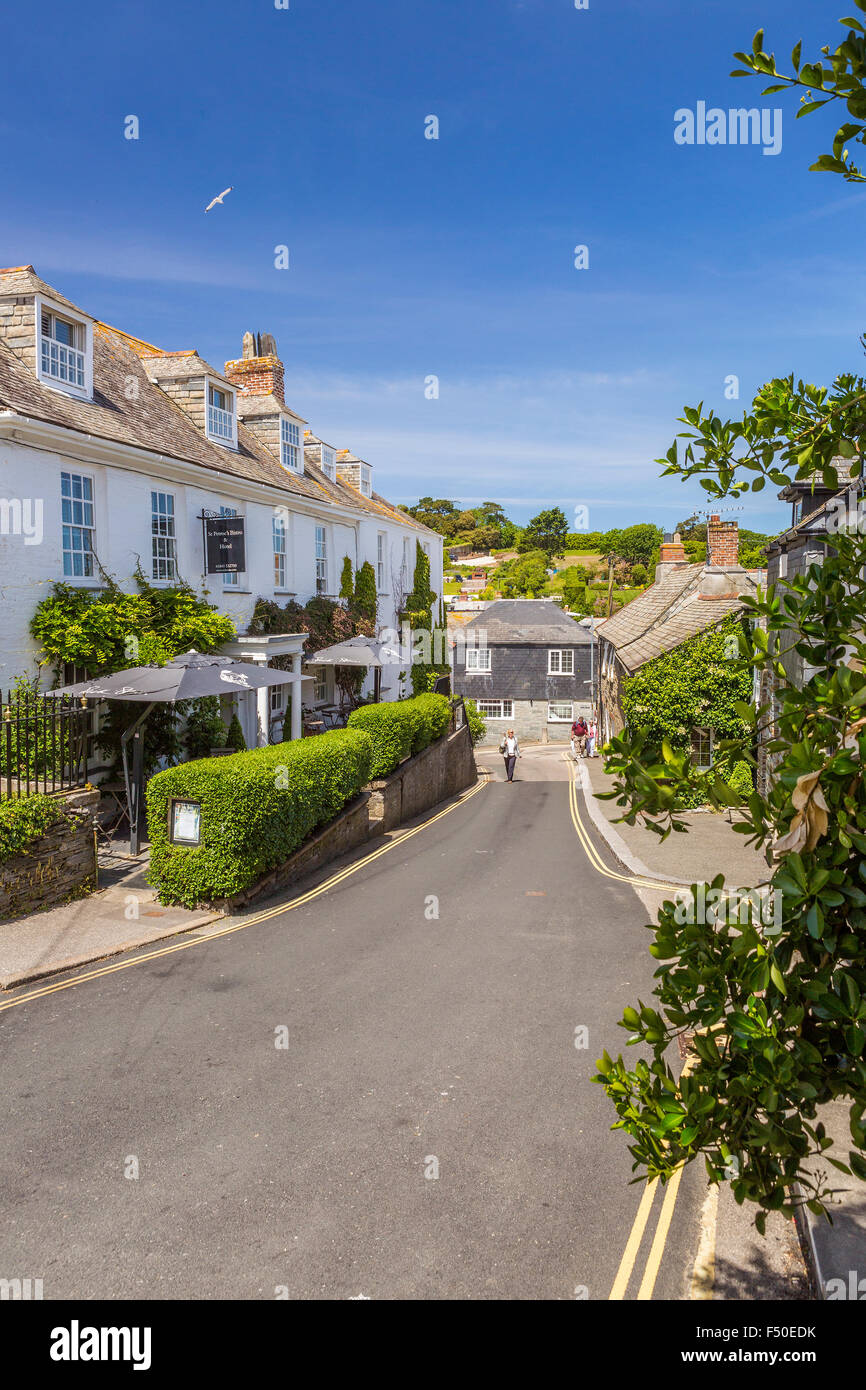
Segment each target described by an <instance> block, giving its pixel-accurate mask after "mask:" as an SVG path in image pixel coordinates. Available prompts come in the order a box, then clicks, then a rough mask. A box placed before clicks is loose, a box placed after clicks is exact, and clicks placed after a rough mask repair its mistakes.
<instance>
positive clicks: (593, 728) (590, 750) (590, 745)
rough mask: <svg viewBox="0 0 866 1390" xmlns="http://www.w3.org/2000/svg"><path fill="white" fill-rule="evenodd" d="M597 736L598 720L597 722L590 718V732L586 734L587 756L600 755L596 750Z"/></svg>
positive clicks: (594, 756)
mask: <svg viewBox="0 0 866 1390" xmlns="http://www.w3.org/2000/svg"><path fill="white" fill-rule="evenodd" d="M597 738H598V725H597V724H596V722H595V720H594V719H590V721H589V732H588V733H587V735H586V756H587V757H588V758H597V757H598V754H597V753H596V751H595V744H596V740H597Z"/></svg>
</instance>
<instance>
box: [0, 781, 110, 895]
mask: <svg viewBox="0 0 866 1390" xmlns="http://www.w3.org/2000/svg"><path fill="white" fill-rule="evenodd" d="M91 795H92V796H93V797H94V798H95V799H96V800H97V801H98V793H96V792H94V793H92V794H91ZM77 800H78V802H79V806H78V807H76V808H75V809H72V808H70V810H69V819H68V820H64V821H62V822H60V823H59V824H57V825H54V826H52V827H51V829H50V830H47V831H46V832H45V834H44V835H40V837H39V839H38V840H34V841H33V842H32V844H31V845H30V846H29V847H28V848H27V849H26V850H22V851H21V852H20V853H19V854H14V855H12V856H11V857H10V858H9V859H4V860H0V921H5V920H8V919H9V918H10V917H18V916H20V915H21V914H22V913H25V912H35V911H37V910H38V909H39V908H44V907H53V906H55V905H56V904H57V903H60V902H64V901H65V900H66V899H67V898H69V897H70V895H71V894H73V893H80V892H81V891H82V890H83V889H88V890H92V889H94V888H95V887H96V881H97V865H96V841H95V838H94V833H93V818H92V815H91V813H90V810H89V809H88V808H87V806H86V805H85V806H84V807H81V805H80V803H81V802H82V800H84V794H83V793H79V794H78V797H77Z"/></svg>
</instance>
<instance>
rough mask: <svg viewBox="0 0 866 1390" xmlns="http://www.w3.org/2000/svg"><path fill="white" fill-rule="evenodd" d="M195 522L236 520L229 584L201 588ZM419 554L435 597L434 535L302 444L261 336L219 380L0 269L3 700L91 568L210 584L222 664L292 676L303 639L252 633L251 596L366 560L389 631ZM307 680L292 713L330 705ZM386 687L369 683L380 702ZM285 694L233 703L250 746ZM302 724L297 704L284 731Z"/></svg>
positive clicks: (304, 583) (331, 580)
mask: <svg viewBox="0 0 866 1390" xmlns="http://www.w3.org/2000/svg"><path fill="white" fill-rule="evenodd" d="M208 514H212V515H213V517H215V518H218V517H228V518H232V517H236V518H238V519H240V521H241V522H242V527H240V528H238V529H242V530H243V533H244V537H243V538H244V541H245V562H244V563H245V567H244V569H243V570H242V571H240V572H236V573H232V572H229V573H210V574H208V575H205V558H204V535H203V522H202V520H201V518H202V516H203V515H205V516H207V515H208ZM416 541H418V542H420V543H421V545H422V546H423V547H424V548H425V550H426V551H427V553H428V555H429V557H430V572H431V584H432V587H433V589H434V591H435V592H436V593H437V594H441V593H442V537H441V536H439V535H438V534H437V533H436V532H435V531H430V530H428V529H427V527H424V526H421V525H420V524H419V523H417V522H416V521H414V520H413V518H412V517H409V516H407V515H406V514H405V513H403V512H401V511H399V510H398V509H397V508H396V507H394V506H392V505H391V504H390V503H388V502H387V501H385V499H384V498H382V497H380V496H379V494H378V493H377V492H376V491H375V489H374V486H373V468H372V466H371V465H370V464H369V463H368V462H366V461H365V460H363V459H360V458H358V457H357V456H356V455H355V454H353V453H351V452H350V451H349V450H347V449H337V448H336V447H335V446H333V445H330V444H327V443H326V442H325V441H324V440H322V439H320V438H319V437H318V436H317V435H314V434H312V432H311V431H310V429H309V427H308V424H307V422H306V421H305V420H304V418H303V417H302V416H301V415H299V414H298V413H297V412H296V411H295V410H294V409H292V408H291V407H290V406H289V405H288V404H287V403H286V401H285V394H284V386H283V365H282V363H281V362H280V360H279V358H278V357H277V355H276V350H275V345H274V343H273V339H271V338H269V337H264V338H259V339H258V340H254V339H253V335H252V334H245V335H244V341H243V356H242V357H240V358H239V359H235V360H233V361H228V362H226V363H225V365H224V367H223V369H222V370H218V369H217V368H215V367H213V366H212V365H211V364H209V363H208V362H206V361H205V360H204V359H203V358H201V357H199V355H198V353H197V352H196V351H195V350H194V349H192V350H184V351H179V352H178V351H163V350H162V349H160V348H157V347H155V346H154V345H153V344H151V343H146V342H143V341H142V340H141V339H138V338H134V337H132V336H131V335H130V334H128V333H125V332H123V331H121V330H119V329H116V328H112V327H110V326H109V325H107V324H104V323H101V322H100V321H99V320H97V319H94V318H92V317H91V316H90V315H88V314H87V313H85V312H84V311H83V310H82V309H79V308H78V307H77V306H76V305H74V304H72V303H71V302H70V301H69V300H67V299H65V298H64V296H63V295H61V294H60V293H59V292H58V291H57V290H55V289H53V288H52V287H51V286H50V285H47V284H45V282H44V281H42V280H41V279H40V278H39V276H38V275H37V274H36V273H35V271H34V270H33V267H32V266H22V267H16V268H11V269H5V270H0V689H2V690H6V689H7V688H8V687H9V686H10V685H12V683H13V682H14V680H15V678H16V676H19V675H31V676H32V675H33V674H34V672H35V671H36V669H37V658H38V650H37V646H36V644H35V642H34V640H33V638H32V637H31V635H30V632H29V624H30V620H31V618H32V616H33V613H34V610H35V608H36V605H37V604H38V603H39V602H40V600H41V599H42V598H44V597H45V596H46V595H47V594H48V593H49V592H50V590H51V586H52V585H53V584H54V583H56V582H57V581H62V582H64V583H67V584H72V585H76V586H82V587H85V588H92V589H98V588H99V587H100V575H99V569H100V566H101V567H102V569H103V570H104V571H105V572H106V573H108V574H110V575H111V576H113V578H114V579H115V580H116V581H117V582H118V583H119V584H120V586H121V588H124V589H128V590H130V591H134V590H135V581H134V577H133V576H134V572H135V568H136V564H137V563H140V564H141V567H142V569H143V570H144V573H145V575H146V576H147V578H148V579H149V580H150V582H151V583H154V584H157V585H159V584H166V585H169V584H171V583H172V582H173V581H174V580H175V579H176V578H183V579H185V580H186V581H187V582H188V583H189V584H190V585H191V586H192V587H193V589H195V590H196V591H201V589H202V588H206V589H207V591H208V598H209V601H210V602H212V603H214V604H215V605H216V607H217V608H219V609H220V610H221V611H222V612H223V613H226V614H227V615H228V616H229V617H230V618H231V619H232V621H233V623H234V624H235V628H236V630H237V633H238V639H237V641H236V642H234V643H232V644H231V646H230V647H229V648H227V649H226V650H227V653H228V654H231V655H237V656H241V657H243V658H245V659H251V660H257V661H261V662H267V661H268V660H269V659H271V658H272V657H274V656H286V655H288V656H291V657H293V658H294V660H293V662H292V664H293V666H294V669H295V670H300V669H301V666H302V660H303V650H302V647H303V639H302V637H301V636H300V635H292V636H272V637H252V638H251V637H249V636H248V634H247V627H248V625H249V621H250V618H251V615H252V611H253V607H254V604H255V602H256V599H258V598H259V597H262V598H266V599H272V600H275V601H276V602H277V603H281V604H284V603H285V602H286V601H287V600H288V599H289V598H295V599H297V600H298V602H300V603H305V602H306V601H307V600H308V599H310V598H311V597H312V596H313V595H315V594H322V595H325V596H328V597H332V598H335V597H336V596H337V595H338V593H339V588H340V576H341V571H342V566H343V561H344V558H345V556H347V555H348V557H349V559H350V560H351V562H352V566H353V568H354V569H357V568H358V567H359V566H360V565H361V564H363V562H364V561H365V560H369V561H370V563H371V564H372V566H373V568H374V570H375V571H376V574H377V586H378V590H379V613H378V621H379V626H380V628H381V627H397V626H398V625H399V619H398V611H397V610H398V609H399V606H400V603H401V601H402V598H403V596H404V595H405V594H407V593H408V591H409V590H410V589H411V587H412V583H413V576H414V567H415V555H416ZM437 607H438V605H437ZM317 670H318V672H319V675H318V679H317V680H316V682H315V684H314V683H313V682H312V681H311V682H306V683H304V687H303V688H304V703H305V705H309V706H315V705H317V704H327V703H330V702H331V701H332V700H333V687H332V685H331V676H330V673H327V674H325V673H324V668H311V669H310V672H309V674H311V675H312V674H315V672H316V671H317ZM68 674H69V676H70V678H72V674H73V673H71V672H70V673H68ZM398 675H399V668H397V667H395V668H393V669H391V668H386V670H385V671H384V672H383V681H382V684H383V697H384V698H386V699H388V698H391V699H395V698H397V696H398V695H399V693H400V690H399V681H398ZM44 684H46V685H47V684H50V678H49V679H46V681H45V682H44ZM282 698H283V697H282V695H281V694H277V693H275V694H273V695H271V694H270V693H268V692H261V693H260V694H259V696H258V697H257V696H256V695H255V694H252V693H251V694H249V695H241V696H240V697H239V706H238V712H239V714H240V717H241V721H242V724H243V726H244V734H245V737H246V739H247V743H248V746H253V745H254V744H256V743H261V742H263V741H266V739H267V736H268V726H269V723H270V722H271V721H272V720H273V719H274V717H276V718H277V719H279V708H278V705H279V701H280V700H281V699H282ZM300 715H301V711H300V706H299V704H298V702H297V701H296V702H295V708H294V710H293V716H294V718H293V725H294V727H293V730H292V732H293V733H294V734H296V735H297V734H299V733H300Z"/></svg>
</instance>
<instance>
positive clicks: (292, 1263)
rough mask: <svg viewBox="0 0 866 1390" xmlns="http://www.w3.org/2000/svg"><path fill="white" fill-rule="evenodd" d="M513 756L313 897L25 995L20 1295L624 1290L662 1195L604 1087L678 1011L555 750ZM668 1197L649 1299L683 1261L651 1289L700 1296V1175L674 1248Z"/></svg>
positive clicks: (9, 1131) (7, 1228) (1, 1240)
mask: <svg viewBox="0 0 866 1390" xmlns="http://www.w3.org/2000/svg"><path fill="white" fill-rule="evenodd" d="M486 765H487V766H488V767H489V768H490V769H491V772H492V774H493V776H494V778H495V779H496V780H493V781H491V782H490V783H489V784H488V785H486V786H484V787H483V788H482V789H481V790H480V791H478V792H477V793H476V794H474V795H471V796H469V797H468V798H467V799H466V800H465V801H463V802H461V803H460V804H459V805H457V806H456V807H455V808H454V809H451V810H449V811H448V812H447V813H446V814H444V815H438V816H436V818H434V819H433V820H432V821H431V822H430V823H429V824H427V825H425V827H424V828H423V829H422V830H420V831H419V833H418V834H415V835H413V836H411V837H410V838H408V839H406V840H405V841H403V842H400V841H398V842H397V843H395V844H393V845H392V847H391V848H390V849H388V850H387V851H386V852H384V853H378V854H377V855H376V857H375V858H373V859H371V860H370V862H369V863H367V864H365V865H364V866H363V867H361V868H359V869H358V870H357V871H356V872H354V873H353V874H351V875H350V876H348V877H347V878H345V879H344V880H343V881H342V882H340V883H338V884H337V885H335V886H334V887H332V888H330V889H328V890H327V891H325V892H323V893H321V894H319V895H318V896H316V897H313V898H312V899H311V900H310V901H307V902H306V903H305V904H304V905H302V906H298V907H295V908H294V909H293V910H291V911H285V912H284V911H280V913H279V914H278V915H275V916H273V917H270V918H269V919H268V920H266V921H263V922H258V923H256V922H252V923H251V924H250V925H249V926H245V927H243V929H241V930H238V931H235V932H233V933H231V934H228V935H224V936H221V937H220V936H210V937H208V936H207V934H205V936H204V937H200V938H199V939H198V940H197V941H196V944H195V945H193V946H191V947H189V948H188V949H187V948H186V947H184V949H180V950H177V951H174V952H172V951H168V952H167V953H162V954H156V955H153V954H152V953H149V952H147V951H143V952H140V953H138V954H137V955H131V956H129V957H126V958H124V961H123V962H122V963H121V964H122V965H123V966H124V967H125V966H127V965H128V968H120V969H113V970H112V971H111V972H110V973H106V974H104V975H97V978H93V979H89V980H84V981H81V982H79V983H76V984H74V985H73V986H72V987H70V988H63V989H61V990H59V991H57V992H54V993H47V994H39V995H38V997H33V998H28V997H27V996H28V993H29V991H28V990H26V989H25V990H24V991H22V992H21V993H20V994H19V995H18V996H12V999H13V1000H14V1001H15V1002H14V1003H13V1006H12V1007H7V1008H5V1009H3V1010H2V1011H0V1056H2V1059H3V1061H2V1066H3V1074H4V1078H5V1084H4V1086H3V1090H2V1096H0V1136H2V1137H0V1155H2V1159H0V1161H2V1195H0V1276H3V1277H6V1278H12V1277H22V1278H23V1277H28V1276H29V1277H41V1278H42V1279H43V1280H44V1295H45V1298H46V1299H50V1298H121V1299H123V1298H140V1297H147V1298H158V1299H165V1298H192V1299H212V1298H247V1299H259V1298H265V1299H272V1298H274V1297H275V1296H278V1295H279V1291H283V1292H284V1293H285V1294H287V1296H288V1297H289V1298H292V1299H296V1298H297V1299H321V1298H325V1299H347V1298H360V1297H366V1298H371V1299H398V1298H410V1299H445V1298H459V1299H557V1300H558V1299H574V1298H575V1297H589V1298H590V1299H607V1298H609V1296H610V1292H611V1289H612V1286H613V1284H614V1280H615V1278H616V1275H617V1271H618V1269H619V1268H620V1265H621V1261H622V1257H623V1253H624V1251H625V1249H626V1245H627V1242H628V1241H629V1236H630V1233H631V1231H632V1227H633V1223H634V1220H635V1215H636V1213H637V1211H638V1204H639V1202H640V1198H641V1193H642V1191H643V1187H642V1186H630V1185H629V1180H630V1177H631V1167H630V1164H631V1160H630V1157H629V1155H628V1152H627V1148H626V1141H625V1139H624V1137H623V1136H622V1135H621V1134H620V1133H619V1132H611V1129H610V1125H611V1123H612V1121H613V1120H614V1119H615V1115H614V1112H613V1111H612V1108H611V1106H610V1104H609V1102H608V1101H607V1098H606V1097H605V1094H604V1092H603V1091H602V1090H601V1088H600V1087H598V1086H596V1085H593V1084H591V1081H590V1078H591V1077H592V1075H593V1074H594V1071H595V1067H594V1062H595V1058H596V1057H598V1056H599V1055H600V1053H601V1051H602V1048H604V1047H607V1048H608V1050H610V1051H619V1050H621V1049H622V1047H623V1044H624V1040H625V1034H624V1033H623V1032H622V1030H621V1029H619V1028H617V1027H616V1020H617V1019H618V1018H619V1017H620V1016H621V1010H622V1007H623V1005H625V1004H627V1003H632V1002H633V1001H634V1000H635V998H636V997H637V996H639V995H640V996H641V997H643V998H644V999H646V998H648V997H649V995H650V993H651V979H652V961H651V959H650V957H649V955H648V953H647V945H648V933H647V932H646V931H645V930H644V926H643V924H644V923H645V922H646V921H647V912H646V909H645V908H644V906H643V905H642V904H641V902H640V900H639V899H638V897H637V895H636V894H635V892H634V891H633V890H632V888H631V887H630V886H628V885H627V884H625V883H619V882H617V881H614V880H610V879H607V878H605V877H604V876H603V875H602V874H600V873H599V872H598V871H597V869H595V868H593V867H592V866H591V864H590V862H589V860H588V858H587V856H586V854H585V852H584V850H583V849H582V848H581V845H580V842H579V840H578V838H577V836H576V834H575V828H574V825H573V823H572V819H571V816H570V813H569V798H568V784H567V783H568V776H569V772H570V769H569V766H568V765H567V764H566V763H565V762H564V761H562V758H561V754H560V753H559V752H558V751H557V750H553V749H551V750H548V751H546V752H542V751H540V750H539V751H538V752H537V753H533V754H528V755H527V756H525V757H524V758H523V760H522V761H521V763H520V764H519V765H518V777H519V779H520V780H518V781H516V782H515V783H514V784H512V785H508V784H506V783H504V782H503V781H502V780H501V775H502V774H501V771H500V769H501V759H499V758H498V756H496V754H495V753H490V754H489V756H488V758H487V763H486ZM368 852H369V851H368ZM601 853H602V854H605V851H604V850H603V849H602V850H601ZM608 862H612V861H609V860H608ZM437 914H438V915H437ZM178 940H179V941H183V942H186V938H178ZM113 964H117V962H114V963H113ZM18 1000H20V1001H21V1002H20V1003H19V1002H17V1001H18ZM3 1002H4V1003H5V1002H7V1001H5V1000H4V1001H3ZM576 1029H586V1030H587V1037H586V1041H587V1043H588V1045H587V1046H586V1047H576V1046H575V1040H576V1038H577V1039H578V1040H579V1041H581V1040H582V1035H581V1034H576V1031H575V1030H576ZM282 1030H284V1031H282ZM283 1040H286V1041H287V1046H285V1047H277V1046H276V1045H275V1044H276V1043H277V1042H278V1041H283ZM133 1160H134V1162H133ZM136 1165H137V1171H138V1177H134V1176H126V1173H134V1172H135V1171H136ZM436 1172H438V1177H436V1176H433V1174H435V1173H436ZM663 1195H664V1194H663V1193H662V1192H661V1190H659V1192H658V1193H657V1195H656V1197H655V1200H654V1206H653V1209H652V1212H651V1214H650V1219H649V1221H648V1222H647V1226H646V1229H645V1232H644V1235H643V1239H642V1240H641V1241H640V1243H639V1244H638V1245H637V1248H636V1250H635V1259H634V1269H633V1273H632V1277H631V1279H630V1280H629V1282H628V1284H627V1286H626V1288H625V1297H627V1298H634V1297H635V1296H636V1294H637V1292H638V1288H639V1286H640V1283H641V1280H642V1279H643V1277H644V1275H645V1272H646V1269H647V1268H648V1267H651V1268H654V1266H655V1265H656V1264H657V1265H658V1271H657V1277H656V1278H655V1282H654V1285H653V1292H652V1296H653V1297H655V1298H681V1297H684V1296H686V1289H687V1286H688V1281H689V1279H690V1277H691V1273H692V1266H693V1263H694V1258H695V1252H696V1249H697V1246H698V1239H699V1227H700V1209H701V1204H702V1202H703V1200H704V1184H703V1182H702V1177H701V1173H700V1171H699V1170H698V1167H697V1165H693V1167H692V1169H690V1170H688V1171H687V1172H686V1174H685V1176H684V1178H683V1181H682V1183H681V1184H680V1186H679V1190H678V1194H677V1199H676V1203H675V1204H674V1205H673V1207H672V1208H671V1210H670V1211H669V1212H668V1215H669V1217H670V1223H669V1229H668V1230H667V1236H666V1239H664V1240H663V1239H662V1236H663V1234H664V1230H663V1228H664V1219H662V1225H661V1226H659V1224H658V1223H659V1219H660V1214H661V1215H662V1218H663V1212H662V1198H663ZM669 1205H670V1204H669ZM653 1246H654V1247H655V1248H654V1251H653ZM647 1292H648V1287H647V1285H645V1286H644V1296H646V1294H647Z"/></svg>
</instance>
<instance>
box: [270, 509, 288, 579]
mask: <svg viewBox="0 0 866 1390" xmlns="http://www.w3.org/2000/svg"><path fill="white" fill-rule="evenodd" d="M273 536H274V588H275V589H285V588H286V587H287V583H288V580H287V566H286V518H285V517H284V516H275V517H274V524H273Z"/></svg>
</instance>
